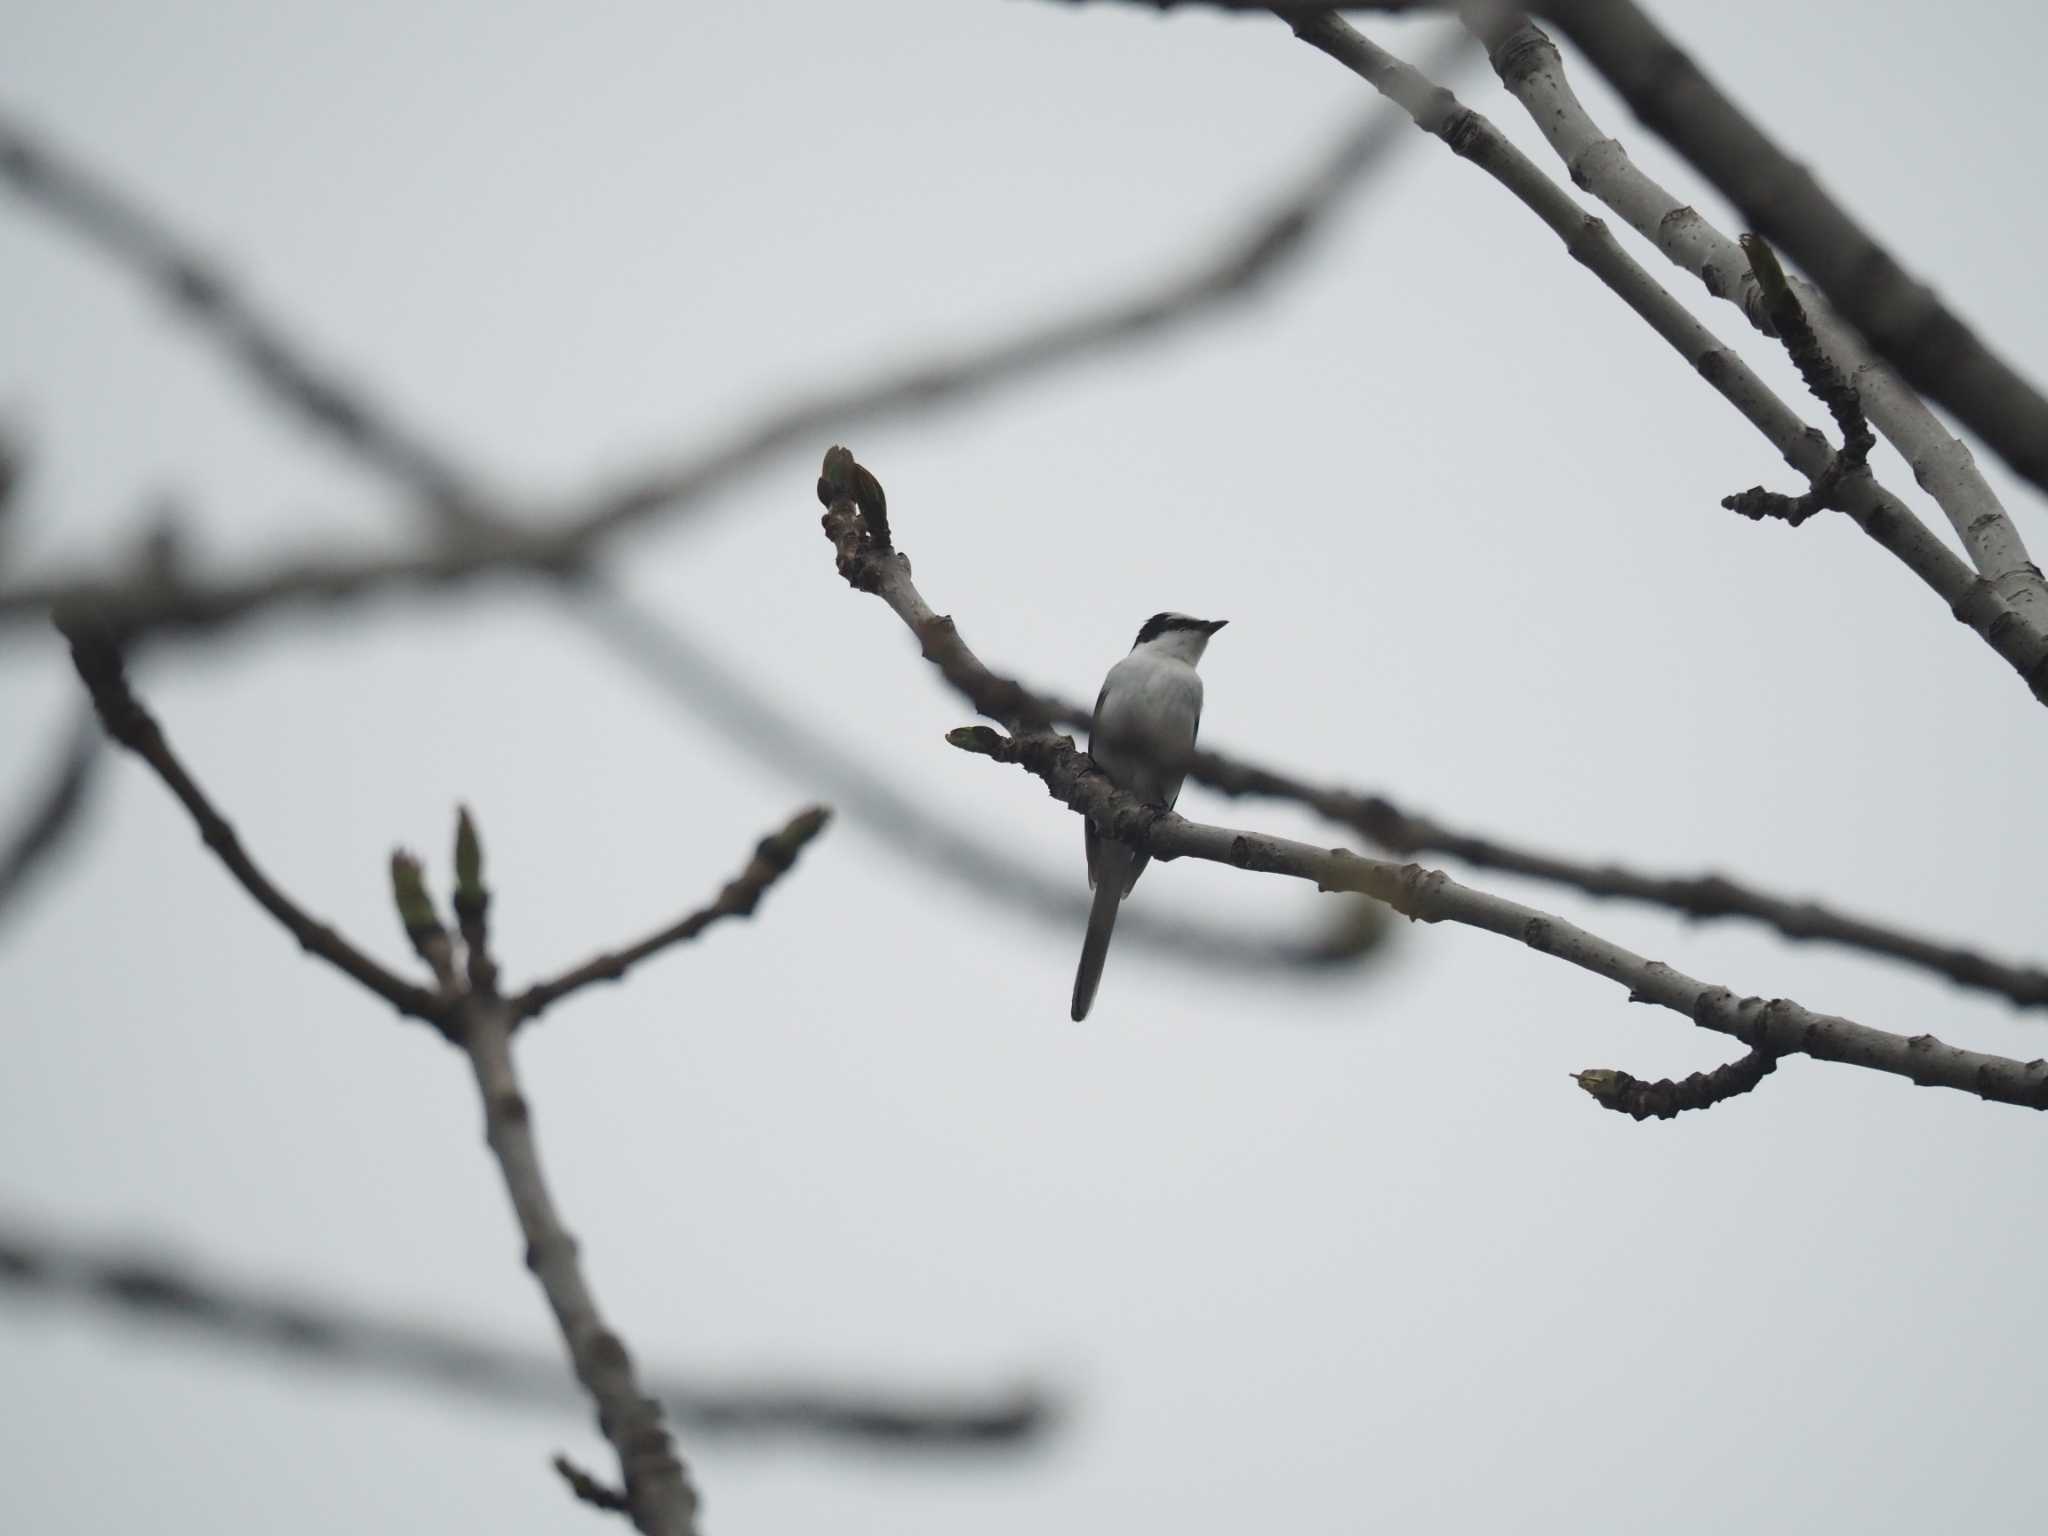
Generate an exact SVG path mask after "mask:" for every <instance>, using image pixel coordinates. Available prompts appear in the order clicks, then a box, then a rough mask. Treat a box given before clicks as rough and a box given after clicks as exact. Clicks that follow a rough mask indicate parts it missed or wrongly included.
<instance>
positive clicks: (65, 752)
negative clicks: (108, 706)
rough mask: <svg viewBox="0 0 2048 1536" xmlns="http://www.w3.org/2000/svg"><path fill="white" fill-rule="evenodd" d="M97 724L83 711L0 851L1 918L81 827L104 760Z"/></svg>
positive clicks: (87, 712)
mask: <svg viewBox="0 0 2048 1536" xmlns="http://www.w3.org/2000/svg"><path fill="white" fill-rule="evenodd" d="M104 755H105V754H104V753H103V751H102V742H101V740H100V728H99V722H98V721H97V720H95V719H94V717H93V712H92V711H91V710H89V709H86V710H83V711H82V712H81V713H80V715H79V717H78V719H77V720H76V721H74V722H73V724H72V727H71V729H70V731H69V732H68V733H67V734H66V736H65V738H64V743H63V745H62V746H61V747H60V748H59V749H58V753H57V759H56V762H55V763H54V764H53V765H52V767H51V770H50V772H49V773H48V775H47V776H46V777H45V779H44V782H43V783H42V785H41V786H40V787H39V788H38V789H37V791H36V793H35V794H34V795H33V796H32V797H31V798H30V800H29V804H28V809H27V812H26V814H24V815H23V816H22V818H21V820H20V822H19V823H18V824H17V825H16V826H15V829H14V831H13V832H12V833H10V834H9V835H8V838H7V841H6V844H5V846H4V847H0V917H4V916H5V915H6V912H7V909H8V907H9V906H10V905H11V904H12V903H13V902H14V900H15V898H16V897H18V896H19V895H20V894H21V893H22V892H23V891H24V890H26V889H28V885H29V882H30V881H31V880H32V879H33V878H34V877H35V874H36V872H37V871H38V870H40V869H43V868H44V867H46V866H47V865H48V864H49V862H50V859H51V858H52V856H54V855H55V854H56V853H57V852H58V850H60V849H61V848H62V847H63V846H64V844H65V843H67V842H68V841H70V839H71V837H72V836H73V834H75V833H76V832H77V831H78V829H79V827H80V826H81V825H83V823H84V819H85V817H84V812H85V807H86V802H87V800H88V799H89V798H90V795H91V791H92V787H93V784H94V782H95V781H96V780H97V778H98V776H99V768H100V764H101V762H102V760H103V758H104Z"/></svg>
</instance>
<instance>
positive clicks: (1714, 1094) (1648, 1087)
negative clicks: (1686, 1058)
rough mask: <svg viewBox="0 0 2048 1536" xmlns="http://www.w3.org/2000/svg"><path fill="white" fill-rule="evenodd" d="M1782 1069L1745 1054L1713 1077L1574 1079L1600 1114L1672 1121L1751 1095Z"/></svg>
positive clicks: (1774, 1061)
mask: <svg viewBox="0 0 2048 1536" xmlns="http://www.w3.org/2000/svg"><path fill="white" fill-rule="evenodd" d="M1777 1068H1778V1058H1777V1057H1776V1056H1773V1055H1772V1054H1771V1053H1770V1052H1769V1051H1764V1050H1755V1051H1749V1052H1747V1053H1745V1054H1744V1055H1743V1056H1742V1058H1741V1059H1740V1060H1738V1061H1731V1062H1728V1063H1726V1064H1725V1065H1722V1066H1718V1067H1716V1068H1714V1070H1713V1071H1711V1072H1694V1073H1690V1074H1688V1075H1687V1076H1685V1077H1681V1078H1677V1079H1675V1080H1674V1079H1672V1078H1668V1077H1664V1078H1659V1079H1658V1080H1657V1081H1656V1082H1654V1083H1646V1082H1644V1081H1643V1080H1642V1079H1641V1078H1639V1077H1630V1076H1629V1075H1628V1074H1627V1073H1626V1072H1616V1071H1614V1070H1612V1069H1611V1068H1607V1067H1594V1068H1592V1069H1591V1070H1590V1071H1586V1072H1574V1073H1573V1074H1572V1079H1573V1081H1574V1082H1576V1083H1577V1084H1578V1085H1579V1086H1580V1087H1581V1088H1583V1089H1585V1090H1586V1092H1587V1093H1589V1094H1591V1095H1592V1096H1593V1102H1594V1103H1596V1104H1598V1105H1599V1106H1600V1107H1601V1108H1602V1109H1611V1110H1614V1111H1616V1112H1617V1113H1619V1114H1624V1115H1629V1116H1631V1117H1633V1118H1634V1119H1636V1120H1639V1121H1641V1120H1653V1119H1654V1120H1669V1119H1672V1118H1673V1117H1674V1116H1677V1115H1682V1114H1684V1113H1685V1112H1686V1111H1687V1110H1692V1109H1712V1108H1713V1107H1714V1106H1715V1105H1716V1104H1723V1103H1726V1102H1727V1101H1728V1100H1729V1099H1733V1098H1737V1097H1739V1096H1740V1095H1742V1094H1745V1093H1748V1092H1749V1091H1750V1090H1751V1089H1753V1088H1755V1087H1756V1085H1757V1084H1758V1083H1760V1082H1762V1081H1763V1080H1764V1079H1765V1078H1766V1077H1768V1076H1770V1075H1771V1073H1773V1072H1775V1071H1776V1070H1777Z"/></svg>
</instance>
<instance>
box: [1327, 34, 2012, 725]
mask: <svg viewBox="0 0 2048 1536" xmlns="http://www.w3.org/2000/svg"><path fill="white" fill-rule="evenodd" d="M1293 26H1294V31H1295V34H1296V35H1297V36H1298V37H1300V38H1301V39H1302V40H1303V41H1304V42H1307V43H1309V44H1310V45H1312V46H1313V47H1315V48H1317V49H1319V50H1321V51H1322V52H1324V53H1326V54H1328V55H1329V56H1330V57H1331V58H1333V59H1335V60H1337V62H1339V63H1340V64H1343V65H1344V66H1345V67H1346V68H1347V69H1350V70H1351V71H1352V72H1354V73H1355V74H1357V75H1359V76H1360V77H1361V78H1363V79H1364V80H1366V81H1367V82H1368V83H1369V84H1371V85H1372V86H1373V88H1374V89H1376V90H1378V91H1380V92H1382V93H1383V94H1385V95H1387V96H1388V97H1390V98H1391V99H1392V100H1394V101H1396V102H1398V103H1399V104H1400V105H1401V106H1402V107H1403V108H1404V109H1405V110H1406V111H1407V112H1408V113H1409V114H1410V115H1411V116H1412V117H1413V118H1414V119H1415V121H1416V123H1417V125H1418V126H1419V127H1421V128H1423V129H1425V130H1426V131H1428V132H1429V133H1431V134H1434V135H1435V136H1436V137H1437V138H1440V139H1442V140H1443V141H1444V143H1445V144H1446V145H1448V146H1449V147H1450V148H1451V149H1452V150H1453V151H1454V152H1455V153H1456V154H1457V155H1459V156H1460V157H1461V158H1463V159H1467V160H1470V161H1471V162H1472V163H1473V164H1475V165H1477V166H1478V167H1479V168H1480V169H1481V170H1484V171H1485V172H1486V173H1487V174H1488V175H1490V176H1492V177H1493V178H1494V179H1495V180H1496V181H1498V182H1499V183H1500V184H1501V185H1502V186H1504V187H1506V188H1507V189H1508V190H1509V191H1510V192H1512V193H1513V194H1514V195H1515V196H1516V197H1517V198H1518V199H1519V200H1520V201H1521V202H1523V203H1524V204H1525V205H1526V206H1527V207H1528V208H1529V209H1530V210H1531V211H1532V212H1533V213H1535V214H1536V215H1537V216H1538V217H1539V218H1541V219H1542V220H1543V222H1544V223H1545V224H1546V225H1548V226H1549V227H1550V229H1551V230H1552V231H1553V232H1554V233H1555V234H1556V235H1557V236H1558V237H1559V238H1560V239H1561V240H1563V241H1564V243H1565V248H1566V250H1567V251H1568V252H1569V253H1570V254H1571V255H1572V257H1573V258H1574V259H1576V260H1577V261H1579V262H1580V263H1582V264H1583V265H1584V266H1585V267H1586V268H1587V269H1588V270H1589V271H1591V272H1592V273H1593V274H1594V275H1595V276H1597V277H1598V278H1600V280H1601V281H1602V282H1604V283H1606V284H1607V286H1608V287H1609V288H1610V289H1612V290H1613V292H1614V293H1615V295H1616V297H1618V298H1620V299H1621V300H1622V302H1623V303H1625V304H1627V305H1628V307H1629V308H1630V309H1632V310H1634V311H1635V312H1636V313H1637V314H1638V315H1639V316H1641V317H1642V318H1643V319H1644V320H1645V321H1646V322H1648V324H1649V325H1650V326H1651V328H1652V329H1654V330H1655V331H1656V332H1657V334H1658V335H1659V336H1661V337H1663V339H1664V340H1665V341H1666V342H1667V343H1668V344H1669V345H1670V346H1671V347H1672V348H1673V349H1674V350H1675V351H1677V352H1678V354H1679V355H1680V356H1682V357H1683V358H1685V359H1686V361H1687V362H1688V363H1690V364H1691V365H1692V366H1693V368H1694V369H1695V370H1697V371H1698V372H1699V374H1700V375H1701V377H1702V378H1704V379H1705V380H1706V381H1707V382H1708V383H1709V384H1711V385H1712V386H1713V387H1714V389H1715V390H1716V391H1717V392H1718V393H1719V394H1720V395H1721V396H1722V397H1723V398H1724V399H1726V400H1727V401H1728V402H1729V403H1730V404H1731V405H1733V406H1734V407H1735V408H1736V409H1737V410H1738V411H1740V412H1741V413H1742V415H1743V417H1744V418H1745V419H1746V420H1748V421H1749V422H1750V424H1751V425H1752V426H1754V427H1756V429H1757V430H1758V431H1759V432H1761V433H1763V435H1764V436H1765V437H1767V438H1769V439H1770V441H1771V442H1772V444H1773V445H1775V446H1776V447H1777V449H1778V451H1779V452H1780V453H1781V454H1783V455H1784V458H1785V462H1786V463H1788V464H1790V465H1791V466H1792V467H1793V468H1794V469H1797V470H1798V471H1799V472H1800V473H1801V474H1803V475H1805V476H1806V477H1807V479H1808V481H1809V482H1817V481H1819V480H1820V479H1821V478H1822V477H1823V476H1824V475H1826V474H1828V472H1829V470H1830V469H1831V467H1832V466H1833V464H1834V460H1835V455H1834V453H1833V452H1832V451H1831V450H1830V449H1829V448H1828V445H1827V441H1826V439H1825V438H1823V437H1821V435H1820V434H1819V433H1818V432H1816V431H1814V430H1812V429H1811V428H1809V427H1807V426H1806V424H1805V423H1804V422H1802V421H1801V420H1800V419H1799V418H1798V416H1796V415H1795V414H1794V413H1793V412H1792V411H1791V409H1790V408H1789V407H1787V406H1786V405H1785V403H1784V402H1783V401H1782V400H1780V399H1779V398H1778V397H1777V396H1776V395H1775V394H1774V393H1773V392H1772V391H1771V389H1770V388H1769V386H1767V385H1766V384H1764V382H1763V381H1762V380H1761V379H1760V378H1758V377H1757V375H1756V374H1755V372H1754V371H1752V370H1751V369H1750V367H1749V365H1748V364H1747V363H1745V362H1743V361H1742V359H1741V358H1740V357H1739V356H1738V355H1737V354H1736V353H1735V352H1733V351H1732V350H1730V349H1729V348H1727V347H1725V346H1723V345H1722V344H1721V343H1720V341H1719V340H1717V339H1716V338H1715V336H1714V335H1713V333H1712V332H1711V331H1709V330H1708V329H1707V328H1706V327H1705V326H1704V325H1702V324H1701V323H1700V322H1699V321H1698V320H1697V319H1695V318H1694V317H1693V315H1692V313H1691V311H1689V310H1688V309H1686V307H1685V306H1684V305H1683V304H1681V303H1679V302H1678V300H1677V299H1675V298H1674V297H1672V295H1671V294H1669V293H1667V292H1665V290H1664V289H1663V288H1662V287H1661V286H1660V285H1659V284H1658V283H1657V281H1656V280H1655V279H1654V278H1652V277H1651V276H1650V274H1649V273H1648V272H1647V271H1645V270H1644V269H1643V267H1642V266H1641V265H1639V264H1638V263H1637V262H1636V261H1635V260H1634V259H1633V258H1632V257H1630V256H1629V255H1628V254H1627V253H1626V252H1625V251H1623V250H1622V249H1621V247H1620V245H1619V244H1617V243H1616V241H1615V239H1614V237H1613V236H1612V235H1611V234H1610V233H1609V232H1608V230H1607V226H1606V225H1605V224H1604V223H1602V222H1601V221H1600V220H1599V219H1596V218H1593V217H1591V216H1589V215H1587V214H1586V213H1585V212H1584V211H1583V210H1581V209H1580V207H1579V206H1578V204H1577V203H1576V202H1574V201H1573V200H1572V199H1571V197H1570V196H1569V195H1568V194H1566V193H1565V191H1564V190H1563V189H1562V188H1561V187H1559V186H1558V185H1557V184H1556V183H1555V182H1553V181H1552V180H1551V179H1550V178H1549V177H1547V176H1545V175H1544V174H1543V172H1542V171H1540V170H1538V169H1537V168H1536V166H1535V165H1534V164H1533V163H1532V162H1531V161H1530V160H1529V159H1528V157H1527V156H1525V155H1524V154H1522V152H1521V151H1520V150H1518V149H1516V148H1515V147H1514V145H1512V144H1511V143H1509V142H1508V140H1507V139H1505V138H1504V137H1502V135H1501V134H1500V132H1499V131H1498V130H1497V129H1496V128H1494V126H1493V125H1492V124H1491V123H1489V122H1488V121H1487V120H1486V119H1485V118H1484V117H1482V116H1480V115H1479V114H1478V113H1476V112H1474V111H1472V110H1471V109H1470V108H1468V107H1465V106H1463V105H1462V104H1461V103H1460V102H1459V101H1458V99H1457V97H1455V96H1453V95H1452V94H1451V93H1450V92H1449V91H1447V90H1444V89H1443V88H1441V87H1440V86H1436V85H1434V84H1432V83H1431V82H1430V81H1429V80H1428V79H1426V78H1425V77H1424V76H1422V75H1421V74H1420V73H1419V72H1418V71H1416V70H1415V69H1413V68H1411V67H1410V66H1409V65H1407V64H1404V63H1402V62H1401V61H1400V60H1399V59H1397V58H1395V57H1394V56H1393V55H1392V54H1390V53H1388V52H1386V51H1385V50H1384V49H1382V48H1380V47H1378V46H1376V45H1375V44H1374V43H1372V42H1371V41H1370V40H1369V39H1367V38H1365V37H1363V36H1361V35H1360V34H1359V33H1358V32H1357V31H1356V30H1354V29H1353V28H1351V27H1350V26H1347V25H1346V24H1345V23H1344V22H1343V21H1342V20H1341V19H1339V18H1338V17H1336V16H1335V15H1332V14H1329V13H1327V12H1325V13H1322V14H1320V15H1312V16H1308V17H1305V18H1303V19H1299V20H1296V21H1295V22H1294V23H1293ZM1837 503H1838V504H1839V505H1840V506H1841V508H1842V510H1844V511H1845V512H1847V513H1848V514H1849V515H1850V516H1851V517H1852V518H1854V519H1855V520H1856V523H1857V526H1859V527H1860V528H1862V529H1863V531H1864V532H1865V533H1867V534H1869V535H1870V537H1872V538H1873V539H1875V540H1877V542H1878V543H1879V544H1881V545H1883V546H1884V547H1885V548H1886V549H1888V550H1890V551H1891V552H1892V553H1893V554H1894V555H1896V556H1897V557H1898V558H1899V559H1900V560H1901V561H1903V562H1904V563H1905V564H1906V565H1907V567H1908V568H1910V569H1911V570H1912V571H1913V572H1914V574H1915V575H1917V576H1919V577H1920V578H1921V580H1923V581H1925V582H1926V583H1927V584H1928V585H1929V586H1930V587H1932V588H1933V589H1934V590H1935V592H1936V593H1938V594H1939V595H1940V596H1941V598H1942V600H1943V601H1944V602H1946V603H1947V604H1948V605H1949V611H1950V612H1951V613H1952V614H1954V615H1955V617H1956V618H1958V619H1960V620H1962V621H1963V622H1964V623H1965V624H1968V625H1969V626H1970V628H1971V629H1973V630H1975V631H1976V632H1977V633H1978V634H1979V635H1980V636H1982V637H1983V639H1984V640H1985V641H1986V642H1987V643H1988V644H1989V645H1990V646H1991V648H1992V649H1993V650H1994V651H1996V652H1997V653H1998V655H1999V656H2000V657H2002V658H2003V659H2004V660H2005V661H2006V662H2007V664H2008V665H2010V666H2011V667H2012V668H2013V670H2014V671H2016V672H2017V673H2019V675H2020V677H2021V680H2022V681H2024V682H2025V683H2026V685H2027V687H2028V689H2029V691H2031V692H2032V693H2033V695H2034V697H2035V698H2036V699H2038V700H2041V701H2042V702H2044V703H2048V630H2043V629H2042V628H2040V627H2039V626H2037V625H2036V624H2034V623H2033V622H2032V621H2031V620H2029V619H2027V618H2026V617H2024V616H2023V615H2021V614H2020V613H2018V612H2016V611H2014V609H2013V608H2012V607H2011V606H2010V605H2009V604H2007V602H2006V601H2005V599H2004V598H2002V597H2000V596H1999V594H1998V593H1997V591H1996V590H1995V589H1994V588H1993V587H1992V586H1991V584H1990V583H1989V582H1987V581H1984V580H1982V579H1981V578H1977V577H1974V576H1972V575H1971V573H1970V570H1969V567H1967V566H1966V565H1964V564H1963V562H1962V561H1961V560H1959V559H1958V558H1957V557H1956V556H1955V555H1954V554H1953V553H1952V552H1950V550H1949V549H1948V548H1947V547H1946V546H1945V545H1943V544H1942V543H1941V541H1940V540H1939V539H1937V538H1936V537H1935V536H1934V535H1933V533H1931V532H1930V531H1929V530H1928V529H1927V527H1926V526H1925V525H1924V524H1922V523H1921V522H1920V520H1919V519H1918V518H1917V517H1915V516H1914V515H1913V513H1912V512H1911V510H1909V509H1908V508H1907V507H1906V506H1905V504H1904V503H1903V502H1901V501H1899V500H1898V498H1897V497H1895V496H1893V495H1892V494H1891V493H1890V492H1888V491H1886V490H1885V489H1884V488H1883V487H1882V486H1881V485H1879V484H1878V483H1877V480H1876V478H1875V477H1874V476H1869V475H1861V474H1859V475H1852V476H1849V477H1848V478H1847V479H1845V480H1843V481H1842V483H1841V484H1840V486H1839V487H1838V495H1837Z"/></svg>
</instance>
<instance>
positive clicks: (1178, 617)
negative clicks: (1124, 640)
mask: <svg viewBox="0 0 2048 1536" xmlns="http://www.w3.org/2000/svg"><path fill="white" fill-rule="evenodd" d="M1229 622H1230V620H1228V619H1191V618H1189V617H1188V616H1187V615H1186V614H1184V613H1155V614H1153V615H1152V617H1151V618H1149V619H1147V620H1146V621H1145V627H1144V628H1143V629H1141V630H1139V631H1138V638H1137V639H1136V640H1134V641H1132V642H1131V643H1132V644H1133V645H1143V644H1144V643H1145V642H1146V641H1147V640H1157V639H1158V638H1159V637H1160V636H1161V635H1163V634H1165V633H1167V631H1169V630H1175V629H1194V630H1200V631H1201V632H1202V633H1203V634H1205V635H1213V634H1215V633H1216V631H1217V630H1219V629H1221V628H1222V627H1223V626H1224V625H1226V624H1228V623H1229Z"/></svg>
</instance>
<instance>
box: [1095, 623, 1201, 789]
mask: <svg viewBox="0 0 2048 1536" xmlns="http://www.w3.org/2000/svg"><path fill="white" fill-rule="evenodd" d="M1103 686H1104V692H1103V698H1102V702H1101V704H1100V706H1099V707H1098V709H1097V711H1096V716H1095V729H1094V730H1093V731H1092V732H1091V733H1090V735H1089V739H1088V752H1089V755H1090V756H1091V757H1093V758H1094V759H1095V761H1096V762H1097V763H1098V764H1099V765H1100V766H1101V768H1102V770H1103V772H1105V773H1107V774H1108V775H1109V776H1110V778H1111V779H1113V780H1114V781H1115V782H1116V783H1117V784H1118V785H1120V786H1122V787H1123V788H1125V789H1128V790H1130V791H1131V793H1133V794H1135V795H1139V796H1141V797H1143V798H1144V799H1146V800H1153V801H1157V802H1159V803H1160V804H1162V805H1172V804H1173V803H1174V801H1175V800H1176V799H1178V798H1179V796H1180V785H1181V779H1182V778H1183V777H1184V775H1183V774H1181V773H1179V772H1177V771H1176V772H1163V771H1162V770H1160V769H1159V768H1157V767H1156V766H1154V763H1155V760H1156V759H1157V758H1159V757H1161V756H1169V757H1170V756H1173V755H1175V754H1180V753H1185V752H1187V751H1188V750H1189V749H1190V748H1192V747H1193V746H1194V744H1195V726H1196V724H1197V723H1198V722H1199V721H1200V720H1201V718H1202V677H1201V674H1200V673H1199V672H1197V671H1196V670H1195V669H1194V668H1193V667H1191V666H1189V665H1188V664H1187V663H1186V662H1184V661H1180V660H1177V659H1175V658H1172V657H1165V656H1157V655H1151V654H1148V653H1146V652H1144V651H1134V652H1132V653H1131V654H1130V655H1128V656H1126V657H1125V658H1124V659H1123V660H1122V661H1120V662H1118V663H1117V664H1116V665H1115V666H1114V667H1111V668H1110V669H1109V676H1108V678H1107V679H1105V680H1104V685H1103Z"/></svg>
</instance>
